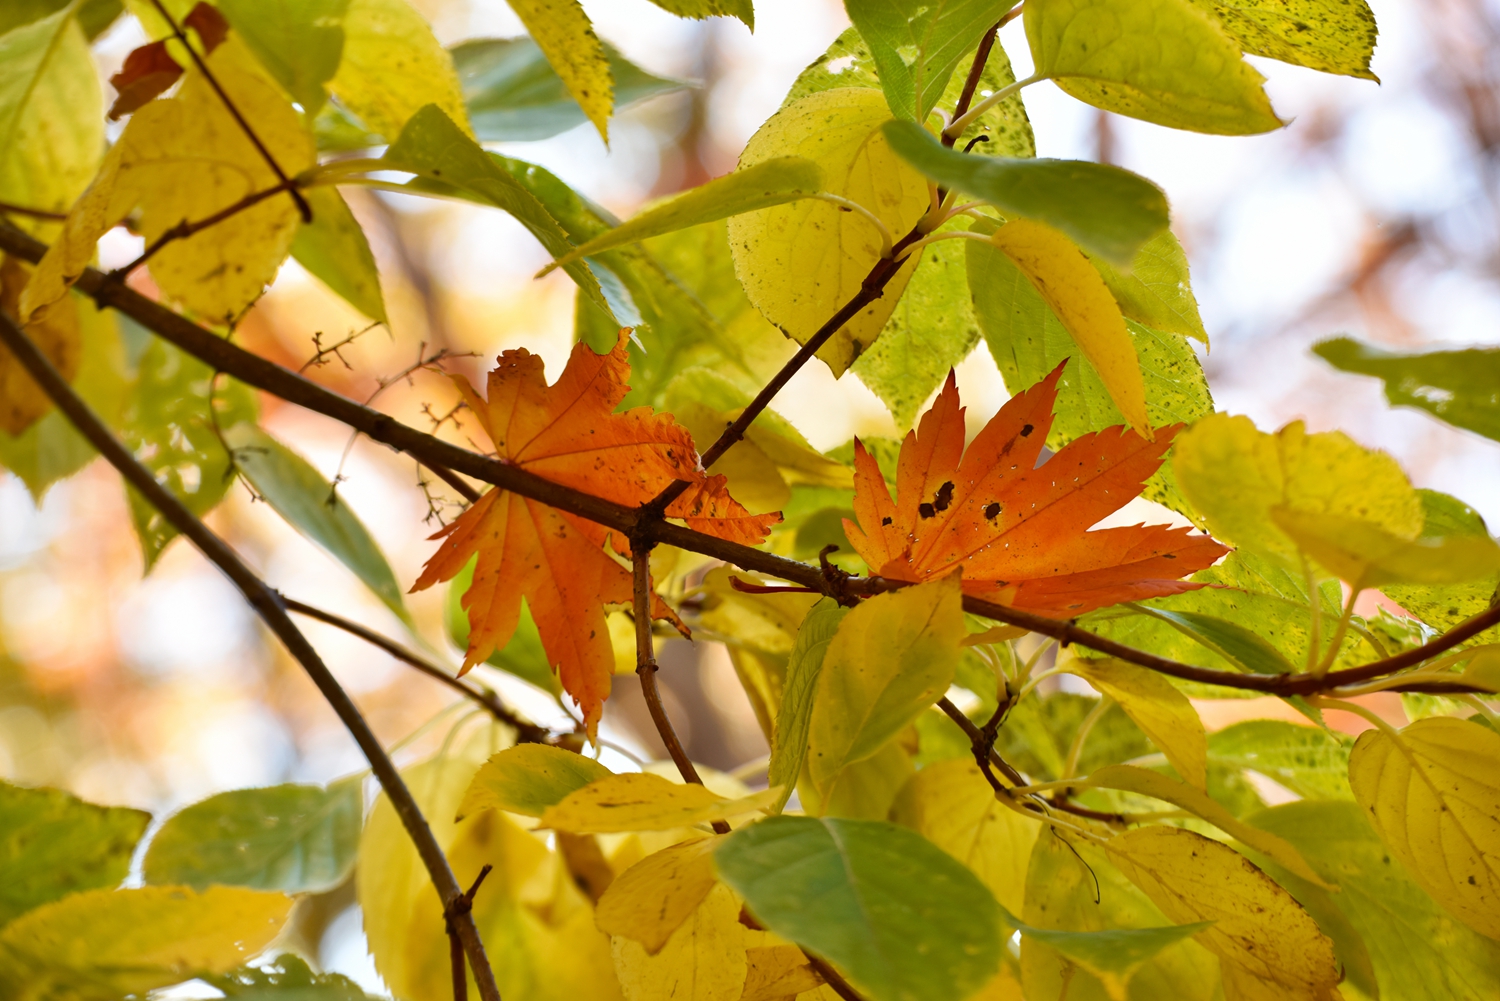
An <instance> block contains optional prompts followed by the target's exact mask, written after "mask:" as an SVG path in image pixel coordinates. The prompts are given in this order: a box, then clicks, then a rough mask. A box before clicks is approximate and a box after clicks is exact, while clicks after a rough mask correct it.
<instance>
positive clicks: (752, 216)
mask: <svg viewBox="0 0 1500 1001" xmlns="http://www.w3.org/2000/svg"><path fill="white" fill-rule="evenodd" d="M890 116H891V113H890V110H889V109H888V108H887V107H886V103H885V96H884V95H883V94H882V93H881V92H880V91H878V90H873V89H869V88H845V89H840V90H825V91H820V92H818V93H815V94H811V95H809V96H807V97H805V98H803V99H802V100H800V101H797V102H796V103H794V104H791V105H789V106H788V107H785V108H783V109H782V110H780V111H778V112H777V113H776V114H775V115H773V116H771V119H770V120H769V121H767V122H766V123H765V124H764V125H762V126H761V127H760V130H759V131H757V132H756V133H755V135H754V136H753V137H751V139H750V142H749V144H747V145H746V147H745V152H744V153H743V154H742V155H741V156H740V169H742V170H743V169H745V168H747V167H752V166H754V165H755V164H758V163H761V162H763V161H766V160H770V159H774V158H777V157H785V156H797V157H803V158H806V159H808V160H811V161H812V162H814V163H815V164H817V165H818V167H819V168H820V169H821V170H822V172H823V188H824V190H825V191H828V192H830V193H832V194H835V195H839V196H841V197H843V198H847V199H849V200H850V201H853V202H856V203H858V204H860V205H862V206H864V207H865V208H867V209H869V210H870V211H871V212H873V213H874V214H875V215H876V216H877V217H878V218H879V219H880V220H881V222H883V223H884V224H885V226H886V228H887V229H888V230H889V231H890V232H891V233H892V235H893V236H894V237H895V238H900V237H901V236H903V235H904V234H905V233H906V232H907V231H909V230H910V229H911V228H912V226H914V225H915V224H916V222H917V220H918V219H920V218H921V217H922V216H923V214H924V213H926V211H927V209H928V195H927V182H926V180H925V179H923V177H922V175H921V174H919V173H917V172H916V170H914V169H913V168H912V167H910V166H908V165H907V164H906V163H905V161H903V160H901V159H900V158H898V157H897V156H896V155H895V153H893V152H892V151H891V148H890V146H889V144H888V143H887V142H886V139H885V136H884V134H882V132H881V130H880V127H881V125H882V124H884V123H885V122H886V121H889V120H890ZM729 242H730V246H731V247H732V250H733V254H734V270H735V273H736V274H737V275H739V278H740V282H741V284H743V285H744V287H745V293H746V294H747V295H748V296H749V297H750V301H751V302H752V303H754V304H755V306H756V308H757V309H759V310H760V311H761V313H763V314H764V315H765V317H766V319H768V320H770V321H771V322H772V323H774V324H776V325H777V326H778V327H780V328H781V329H783V330H784V331H786V332H787V333H788V334H789V335H791V336H792V338H793V339H795V340H797V341H799V342H806V341H807V340H808V338H810V337H811V336H812V335H813V334H814V333H816V332H817V330H818V328H819V327H821V326H822V325H823V323H824V322H825V321H826V320H827V319H828V318H829V317H830V316H832V315H833V314H834V313H835V312H837V310H838V308H839V307H840V306H842V305H843V304H844V303H846V302H847V301H849V299H851V298H853V296H854V294H855V293H856V292H858V291H859V288H860V283H861V282H863V281H864V278H865V276H866V275H867V274H869V272H870V269H871V268H872V267H873V266H874V265H875V262H876V261H877V260H879V258H880V254H881V237H880V234H879V232H878V231H877V230H876V228H875V227H874V225H872V224H871V222H870V221H869V220H868V219H866V218H865V217H864V216H862V215H861V214H859V213H857V212H849V211H845V210H844V209H842V208H840V207H839V206H836V205H831V204H829V203H827V202H823V201H815V200H803V201H796V202H791V203H789V204H786V205H777V206H774V207H772V208H768V209H761V210H759V211H757V212H751V213H747V214H745V215H740V216H735V217H734V218H733V219H730V220H729ZM914 267H915V261H913V262H911V263H908V264H906V265H904V266H903V267H902V268H901V270H900V271H899V272H897V276H896V277H895V278H894V279H892V281H891V282H890V284H889V285H887V286H886V289H885V295H884V296H883V297H882V298H880V299H878V300H876V301H875V302H874V303H872V304H871V305H869V306H867V307H865V309H863V310H861V311H860V312H859V313H858V314H857V315H856V316H855V317H853V318H852V319H851V320H850V321H849V322H848V323H847V324H845V325H844V327H843V329H842V330H841V331H840V332H839V333H837V334H835V335H834V336H833V337H832V338H831V339H830V340H829V341H828V343H826V344H825V345H824V346H823V347H822V349H821V350H819V352H818V357H820V358H822V359H823V361H824V362H826V363H827V364H828V367H829V368H830V369H832V370H833V373H834V375H842V374H843V373H844V371H845V369H847V368H848V367H849V366H850V365H851V364H852V363H853V361H854V359H856V358H858V357H859V356H860V355H861V354H862V353H863V352H864V350H865V349H866V348H867V347H869V346H870V345H871V344H872V343H874V341H875V339H876V337H878V336H879V334H880V331H881V329H882V328H883V327H884V326H885V322H886V320H887V319H888V318H889V317H890V315H891V311H892V310H893V309H895V307H896V302H897V300H898V299H899V298H900V296H901V291H902V290H903V289H904V288H905V286H906V282H907V280H908V279H909V278H910V277H911V271H912V269H913V268H914Z"/></svg>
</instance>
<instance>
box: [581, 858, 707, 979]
mask: <svg viewBox="0 0 1500 1001" xmlns="http://www.w3.org/2000/svg"><path fill="white" fill-rule="evenodd" d="M719 841H720V839H719V838H717V837H713V838H696V839H694V840H692V841H683V842H679V843H678V844H675V845H672V846H671V847H668V848H663V849H662V850H661V851H659V852H657V853H656V854H654V855H647V856H646V857H645V858H643V859H641V861H639V862H637V863H636V864H635V865H633V866H631V867H630V868H629V869H626V870H625V872H624V873H623V874H621V875H620V877H619V878H618V879H616V880H615V881H614V882H613V883H611V884H610V886H609V889H608V890H606V891H605V893H604V896H603V897H602V898H601V899H600V901H599V908H598V910H597V911H596V912H595V914H594V923H595V924H596V925H597V926H598V928H599V930H600V931H602V932H604V933H605V934H606V935H610V936H614V937H616V938H619V937H624V938H629V939H634V940H635V941H637V942H639V943H641V945H642V946H644V947H645V950H646V954H647V955H650V956H654V955H656V954H657V953H658V952H660V951H661V949H662V946H664V945H666V944H667V939H669V938H671V937H672V933H673V932H674V931H676V930H677V928H678V927H679V926H680V925H681V924H682V923H683V922H684V921H686V920H687V919H688V916H689V915H690V914H692V913H693V911H694V910H696V909H697V907H698V905H699V904H701V903H702V902H703V898H705V897H707V896H708V893H709V891H710V890H712V889H713V888H714V884H715V883H716V882H717V881H718V877H717V876H716V875H715V874H714V863H713V851H714V848H716V847H717V846H718V844H719Z"/></svg>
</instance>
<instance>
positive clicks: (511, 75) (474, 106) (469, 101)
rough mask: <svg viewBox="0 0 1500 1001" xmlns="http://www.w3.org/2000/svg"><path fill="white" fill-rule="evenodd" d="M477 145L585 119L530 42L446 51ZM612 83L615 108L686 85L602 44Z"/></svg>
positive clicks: (547, 133) (533, 135) (553, 131)
mask: <svg viewBox="0 0 1500 1001" xmlns="http://www.w3.org/2000/svg"><path fill="white" fill-rule="evenodd" d="M448 51H449V52H450V53H451V54H452V56H453V65H454V67H455V68H456V69H457V70H458V79H459V82H460V83H461V84H462V85H463V89H464V103H465V104H466V105H467V106H468V108H469V122H470V123H471V124H472V125H473V126H474V137H475V138H476V139H478V140H479V141H480V142H516V141H524V140H531V139H547V138H550V137H552V136H555V135H558V134H560V133H563V132H566V131H568V130H569V129H571V128H574V127H575V126H578V125H582V124H583V123H584V122H586V121H588V117H587V116H586V115H585V114H584V113H583V109H582V108H580V107H579V106H578V102H577V101H575V100H573V98H572V96H571V95H570V94H569V93H568V89H567V87H565V86H564V85H563V82H562V79H561V78H560V77H558V75H557V73H556V72H555V71H554V70H553V69H552V67H551V65H549V64H548V62H547V57H546V56H544V55H543V54H542V50H541V49H539V48H537V45H536V43H535V42H533V41H532V40H531V39H530V38H526V37H521V38H480V39H475V40H473V41H468V42H463V43H461V44H459V45H455V46H453V48H451V49H449V50H448ZM604 54H605V56H606V57H607V58H608V59H609V68H610V72H611V73H612V74H613V76H614V80H615V107H616V108H617V109H618V108H623V107H625V106H626V105H629V104H634V103H635V102H636V101H643V100H645V99H646V98H648V97H655V96H656V95H657V94H670V93H671V92H673V91H675V90H681V89H682V88H684V87H686V86H688V84H686V83H683V82H682V81H680V80H669V79H666V78H664V77H659V76H654V75H652V74H650V73H647V72H646V71H645V70H643V69H641V68H640V67H639V66H636V65H635V64H634V63H632V62H630V61H629V60H628V59H626V58H625V57H624V56H622V55H620V53H619V52H618V51H616V49H615V47H614V46H613V45H610V44H609V43H608V42H605V43H604Z"/></svg>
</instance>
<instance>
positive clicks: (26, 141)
mask: <svg viewBox="0 0 1500 1001" xmlns="http://www.w3.org/2000/svg"><path fill="white" fill-rule="evenodd" d="M5 6H6V10H5V12H4V13H0V26H3V27H0V30H6V29H8V28H9V26H8V25H6V20H7V15H9V14H10V10H9V5H8V4H7V5H5ZM57 6H61V5H57ZM19 24H20V26H19V27H14V29H13V30H8V31H7V33H6V34H3V35H0V201H5V202H9V203H10V204H12V205H21V206H25V207H27V208H35V209H43V210H46V211H49V212H66V211H67V210H68V208H69V207H70V206H72V204H73V202H74V201H76V200H77V199H78V197H79V196H80V195H81V194H83V191H84V189H85V188H87V187H88V185H89V182H90V181H92V180H93V179H94V173H95V171H97V170H98V169H99V164H100V161H101V159H102V158H103V156H104V96H103V94H102V93H101V91H100V88H99V80H98V76H97V73H96V71H95V69H94V60H93V56H92V55H90V53H89V45H88V40H87V39H86V38H85V37H84V32H83V29H81V28H80V27H79V22H78V19H77V18H76V17H74V10H73V8H72V7H71V6H69V7H67V8H65V9H62V10H58V11H57V12H56V13H54V14H51V15H50V16H47V17H44V18H42V19H41V20H38V21H34V22H31V23H27V22H24V21H23V22H19ZM22 224H23V227H24V228H26V229H29V230H40V231H41V232H43V233H44V234H46V233H48V232H49V231H55V230H56V228H57V225H56V223H52V224H48V225H46V226H45V227H39V226H37V224H36V222H35V221H34V220H23V221H22Z"/></svg>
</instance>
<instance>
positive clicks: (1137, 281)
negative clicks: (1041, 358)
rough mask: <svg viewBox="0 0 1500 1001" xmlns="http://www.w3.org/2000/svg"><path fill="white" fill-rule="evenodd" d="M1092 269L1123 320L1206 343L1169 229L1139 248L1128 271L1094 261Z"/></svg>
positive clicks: (1182, 258) (1179, 251) (1181, 256)
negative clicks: (1100, 278)
mask: <svg viewBox="0 0 1500 1001" xmlns="http://www.w3.org/2000/svg"><path fill="white" fill-rule="evenodd" d="M1094 267H1096V268H1098V269H1099V274H1100V276H1101V277H1102V278H1103V279H1104V284H1106V285H1108V286H1109V290H1110V292H1112V293H1114V297H1115V301H1116V302H1118V303H1119V304H1120V311H1121V312H1123V313H1124V314H1125V315H1126V316H1127V317H1129V318H1130V319H1132V320H1135V321H1136V322H1137V323H1140V324H1142V325H1143V326H1147V327H1151V328H1153V329H1156V330H1161V331H1164V332H1166V333H1169V334H1181V335H1182V336H1184V337H1191V338H1193V339H1194V340H1197V341H1202V342H1203V343H1204V344H1207V343H1208V332H1207V331H1205V330H1204V329H1203V318H1202V317H1201V316H1199V315H1198V300H1196V299H1194V298H1193V286H1192V283H1191V281H1190V279H1189V277H1188V261H1187V254H1185V253H1183V250H1182V244H1180V243H1178V242H1177V237H1176V236H1174V235H1173V234H1172V231H1171V230H1170V229H1164V230H1162V231H1161V232H1160V233H1157V234H1156V235H1155V236H1153V237H1152V238H1151V239H1149V240H1147V241H1146V242H1145V243H1144V244H1142V245H1141V249H1140V250H1138V251H1137V252H1136V255H1135V260H1133V261H1131V262H1130V270H1129V271H1120V270H1119V269H1117V268H1116V267H1115V266H1114V265H1113V264H1110V263H1109V262H1108V261H1104V260H1100V259H1098V258H1095V259H1094Z"/></svg>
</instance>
